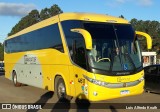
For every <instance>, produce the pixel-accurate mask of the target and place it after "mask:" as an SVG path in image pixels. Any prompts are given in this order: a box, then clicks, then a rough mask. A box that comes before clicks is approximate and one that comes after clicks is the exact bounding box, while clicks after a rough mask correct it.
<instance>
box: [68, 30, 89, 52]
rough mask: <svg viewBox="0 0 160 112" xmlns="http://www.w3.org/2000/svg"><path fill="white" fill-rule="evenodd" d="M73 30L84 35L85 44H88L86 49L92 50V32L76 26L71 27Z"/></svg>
mask: <svg viewBox="0 0 160 112" xmlns="http://www.w3.org/2000/svg"><path fill="white" fill-rule="evenodd" d="M71 31H72V32H77V33H80V34H81V35H83V37H84V40H85V44H86V49H88V50H91V49H92V37H91V35H90V33H89V32H88V31H87V30H84V29H80V28H75V29H71Z"/></svg>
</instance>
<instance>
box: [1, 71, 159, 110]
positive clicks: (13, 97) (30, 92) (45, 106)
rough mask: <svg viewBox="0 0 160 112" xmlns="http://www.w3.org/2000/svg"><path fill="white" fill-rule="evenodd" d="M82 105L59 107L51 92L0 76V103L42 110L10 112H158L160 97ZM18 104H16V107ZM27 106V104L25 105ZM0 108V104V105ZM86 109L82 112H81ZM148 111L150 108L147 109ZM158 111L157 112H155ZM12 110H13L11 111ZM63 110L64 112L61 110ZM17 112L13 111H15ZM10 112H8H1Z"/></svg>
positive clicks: (67, 103) (130, 97) (73, 102)
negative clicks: (16, 82)
mask: <svg viewBox="0 0 160 112" xmlns="http://www.w3.org/2000/svg"><path fill="white" fill-rule="evenodd" d="M84 102H85V103H83V104H84V105H81V103H80V102H79V101H77V100H76V99H75V98H73V99H72V100H71V101H66V103H65V104H64V103H63V104H60V103H59V101H58V100H57V99H56V98H55V96H54V92H49V91H47V90H43V89H40V88H35V87H32V86H26V85H25V86H22V87H14V86H13V83H12V81H10V80H8V79H6V78H5V77H4V74H3V73H0V103H7V104H10V103H12V106H13V104H15V105H21V106H22V105H23V106H24V105H27V106H28V105H31V104H33V105H36V104H37V103H40V105H41V107H42V109H37V110H31V109H30V110H24V109H23V110H19V109H18V110H12V111H15V112H17V111H18V112H21V111H23V112H25V111H27V112H37V111H38V112H43V111H45V112H47V111H48V112H50V111H52V112H132V111H133V112H159V111H160V94H154V93H143V94H141V95H136V96H129V97H123V98H117V99H112V100H107V101H100V102H88V101H84ZM16 103H19V104H16ZM26 103H30V104H26ZM0 106H1V107H0V108H2V104H1V105H0ZM83 107H85V109H82V108H83ZM149 107H150V108H149ZM156 107H157V108H159V109H156ZM12 108H13V107H12ZM64 108H65V109H64ZM15 109H16V108H15ZM1 111H5V112H6V111H7V112H10V111H11V110H8V109H7V110H2V109H1V110H0V112H1Z"/></svg>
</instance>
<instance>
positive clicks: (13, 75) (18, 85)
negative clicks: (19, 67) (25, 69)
mask: <svg viewBox="0 0 160 112" xmlns="http://www.w3.org/2000/svg"><path fill="white" fill-rule="evenodd" d="M12 80H13V84H14V86H16V87H20V86H21V85H22V84H21V83H19V82H18V81H17V73H16V72H15V71H13V73H12Z"/></svg>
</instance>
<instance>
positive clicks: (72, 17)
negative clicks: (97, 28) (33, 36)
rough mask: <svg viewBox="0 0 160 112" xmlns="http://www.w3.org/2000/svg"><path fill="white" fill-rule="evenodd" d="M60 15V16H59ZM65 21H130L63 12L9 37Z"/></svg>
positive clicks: (126, 22)
mask: <svg viewBox="0 0 160 112" xmlns="http://www.w3.org/2000/svg"><path fill="white" fill-rule="evenodd" d="M58 16H59V17H58ZM58 18H60V21H65V20H83V21H95V22H106V23H123V24H129V22H128V21H127V20H125V19H122V18H118V17H114V16H109V15H104V14H94V13H61V14H59V15H56V16H53V17H51V18H48V19H46V20H43V21H41V22H39V23H36V24H34V25H32V26H29V27H27V28H25V29H23V30H21V31H19V32H18V33H16V34H14V35H11V36H9V37H8V38H7V39H10V38H14V37H16V36H19V35H22V34H25V33H28V32H31V31H34V30H37V29H40V28H43V27H46V26H49V25H51V24H54V23H57V22H58V21H59V19H58Z"/></svg>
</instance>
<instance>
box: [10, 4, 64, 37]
mask: <svg viewBox="0 0 160 112" xmlns="http://www.w3.org/2000/svg"><path fill="white" fill-rule="evenodd" d="M62 12H63V11H62V10H61V9H60V7H59V6H58V5H56V4H54V5H53V6H51V7H50V8H44V9H42V10H41V11H40V13H39V11H38V10H36V9H35V10H32V11H31V12H30V13H29V14H28V15H26V16H25V17H23V18H22V19H21V20H20V21H19V22H18V23H17V24H16V25H15V26H14V27H13V28H12V30H11V32H10V33H8V36H10V35H13V34H15V33H17V32H19V31H21V30H23V29H25V28H27V27H29V26H31V25H33V24H36V23H38V22H40V21H42V20H45V19H47V18H50V17H52V16H55V15H57V14H60V13H62Z"/></svg>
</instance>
